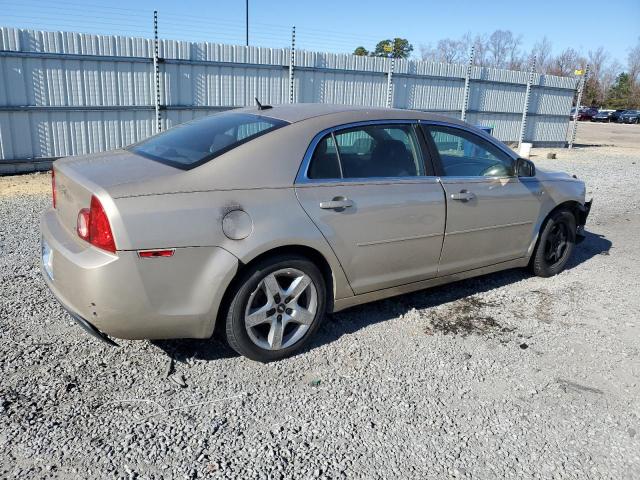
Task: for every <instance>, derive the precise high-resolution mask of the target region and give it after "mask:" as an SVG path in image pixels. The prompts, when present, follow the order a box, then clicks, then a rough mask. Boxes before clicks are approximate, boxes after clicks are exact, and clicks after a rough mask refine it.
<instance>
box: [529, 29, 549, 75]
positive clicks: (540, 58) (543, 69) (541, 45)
mask: <svg viewBox="0 0 640 480" xmlns="http://www.w3.org/2000/svg"><path fill="white" fill-rule="evenodd" d="M551 50H552V46H551V41H550V40H549V39H548V38H547V37H546V36H545V37H543V38H542V40H540V41H539V42H536V43H535V44H534V45H533V49H532V50H531V55H530V57H533V56H534V55H535V57H536V69H537V70H538V72H540V73H547V70H548V69H549V62H550V61H551Z"/></svg>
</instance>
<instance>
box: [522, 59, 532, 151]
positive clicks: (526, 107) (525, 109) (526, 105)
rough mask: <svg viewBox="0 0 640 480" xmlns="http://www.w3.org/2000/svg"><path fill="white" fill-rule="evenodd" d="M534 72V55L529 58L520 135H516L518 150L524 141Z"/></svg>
mask: <svg viewBox="0 0 640 480" xmlns="http://www.w3.org/2000/svg"><path fill="white" fill-rule="evenodd" d="M535 74H536V56H535V55H534V56H533V58H532V59H531V70H529V79H528V80H527V90H526V91H525V94H524V107H523V108H522V120H521V121H520V136H519V137H518V150H520V145H522V142H524V134H525V131H526V129H527V113H529V100H530V99H531V85H532V84H533V77H534V76H535Z"/></svg>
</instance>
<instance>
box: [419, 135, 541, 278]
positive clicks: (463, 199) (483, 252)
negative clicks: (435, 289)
mask: <svg viewBox="0 0 640 480" xmlns="http://www.w3.org/2000/svg"><path fill="white" fill-rule="evenodd" d="M425 130H426V131H425V135H426V137H427V141H429V142H432V143H431V145H432V149H433V150H435V151H437V155H436V156H437V157H438V158H437V159H436V168H437V169H438V170H439V172H438V173H439V174H440V175H441V177H440V178H441V181H442V186H443V187H444V190H445V193H446V199H447V225H446V229H445V238H444V244H443V247H442V255H441V258H440V268H439V274H440V275H448V274H452V273H457V272H462V271H466V270H471V269H474V268H479V267H483V266H487V265H493V264H496V263H500V262H504V261H508V260H513V259H516V258H520V257H523V256H525V255H526V253H527V249H528V247H529V244H530V242H531V239H532V235H533V228H534V224H535V221H536V219H537V218H538V214H539V211H540V206H541V200H542V198H541V194H542V188H541V187H540V185H539V184H538V183H537V182H530V183H529V182H527V183H523V182H521V181H520V180H519V179H518V177H517V176H515V160H514V159H513V158H512V157H511V156H510V155H508V154H507V153H506V152H505V151H503V150H501V149H500V148H499V147H498V146H497V145H495V144H493V143H492V142H491V141H489V140H488V139H485V138H482V137H481V136H479V135H477V134H476V133H474V132H472V131H470V130H467V129H466V128H463V127H458V126H453V125H451V126H446V125H428V126H425Z"/></svg>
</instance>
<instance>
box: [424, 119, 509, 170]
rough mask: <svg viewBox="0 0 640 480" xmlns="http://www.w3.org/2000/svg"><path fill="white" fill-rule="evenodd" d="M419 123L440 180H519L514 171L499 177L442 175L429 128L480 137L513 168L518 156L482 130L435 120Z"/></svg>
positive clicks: (440, 164)
mask: <svg viewBox="0 0 640 480" xmlns="http://www.w3.org/2000/svg"><path fill="white" fill-rule="evenodd" d="M419 123H420V125H421V130H422V133H423V135H424V140H425V142H426V143H427V144H428V146H429V150H430V153H431V158H432V159H433V163H434V169H435V171H436V174H437V175H438V177H440V178H442V179H443V180H444V179H448V178H455V179H460V178H464V179H469V178H471V179H476V180H495V179H496V178H510V179H511V178H519V177H518V175H517V174H516V173H515V169H514V174H513V175H500V176H492V177H487V176H480V175H446V174H445V173H444V167H443V166H442V159H441V158H440V152H439V151H438V148H437V146H436V144H435V141H434V140H433V137H432V136H431V131H430V129H429V127H430V126H434V127H447V128H451V129H455V130H462V131H463V132H466V133H469V134H471V135H475V136H476V137H480V138H481V139H482V140H485V141H486V142H488V143H489V144H491V145H493V146H494V147H496V148H497V149H498V150H499V151H500V152H502V153H504V154H505V155H506V156H507V157H509V158H510V159H511V160H512V161H513V162H514V167H515V162H516V160H517V159H518V156H517V155H516V154H515V152H513V150H511V149H510V148H508V147H507V146H506V145H504V144H501V143H500V142H499V141H497V140H496V139H495V138H494V137H492V136H491V135H489V134H488V133H486V132H484V131H482V130H479V129H478V130H476V129H471V128H468V127H465V126H464V125H456V124H452V123H448V122H440V121H435V120H434V121H431V120H422V121H420V122H419Z"/></svg>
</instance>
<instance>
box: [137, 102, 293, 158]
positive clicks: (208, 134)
mask: <svg viewBox="0 0 640 480" xmlns="http://www.w3.org/2000/svg"><path fill="white" fill-rule="evenodd" d="M286 124H287V122H284V121H282V120H277V119H275V118H269V117H263V116H260V115H252V114H248V113H232V112H225V113H219V114H217V115H211V116H208V117H204V118H200V119H198V120H193V121H191V122H187V123H183V124H181V125H178V126H177V127H174V128H171V129H169V130H167V131H166V132H162V133H159V134H158V135H154V136H153V137H151V138H148V139H147V140H143V141H142V142H140V143H136V144H135V145H132V146H130V147H129V148H128V150H129V151H131V152H133V153H136V154H138V155H142V156H143V157H146V158H149V159H151V160H156V161H158V162H162V163H166V164H167V165H171V166H173V167H176V168H181V169H183V170H188V169H190V168H194V167H197V166H198V165H202V164H203V163H205V162H208V161H209V160H211V159H212V158H214V157H217V156H218V155H222V154H223V153H225V152H228V151H229V150H231V149H233V148H235V147H237V146H238V145H241V144H243V143H245V142H248V141H249V140H252V139H254V138H257V137H259V136H260V135H264V134H265V133H267V132H270V131H272V130H275V129H276V128H279V127H282V126H284V125H286Z"/></svg>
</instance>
